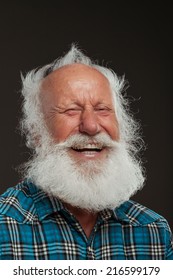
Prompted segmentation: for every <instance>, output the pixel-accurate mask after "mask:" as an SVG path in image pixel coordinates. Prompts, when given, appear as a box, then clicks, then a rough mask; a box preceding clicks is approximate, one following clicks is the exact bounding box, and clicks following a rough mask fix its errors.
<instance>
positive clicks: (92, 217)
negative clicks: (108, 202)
mask: <svg viewBox="0 0 173 280" xmlns="http://www.w3.org/2000/svg"><path fill="white" fill-rule="evenodd" d="M65 206H66V208H67V209H68V210H69V211H70V212H71V213H72V214H73V215H74V216H75V218H76V219H77V220H78V222H79V223H80V225H81V227H82V229H83V230H84V232H85V234H86V236H87V237H89V236H90V234H91V232H92V230H93V228H94V226H95V223H96V220H97V217H98V213H93V212H89V211H87V210H84V209H80V208H77V207H74V206H71V205H68V204H65Z"/></svg>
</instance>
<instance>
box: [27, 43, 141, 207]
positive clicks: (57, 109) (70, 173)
mask: <svg viewBox="0 0 173 280" xmlns="http://www.w3.org/2000/svg"><path fill="white" fill-rule="evenodd" d="M123 86H124V80H123V79H120V78H118V77H117V75H116V74H115V73H113V71H111V70H109V69H107V68H105V67H102V66H99V65H97V64H94V63H92V61H91V60H90V59H89V58H88V57H86V56H85V55H84V54H83V53H82V52H81V51H80V50H79V49H78V48H77V47H76V46H74V45H73V46H72V48H71V49H70V51H69V52H68V53H67V54H66V55H65V56H64V57H62V58H60V59H59V60H56V61H55V62H53V63H52V64H51V65H46V66H44V67H42V68H41V69H39V70H33V71H31V72H30V73H28V74H27V76H26V77H25V79H24V78H23V91H22V92H23V96H24V106H23V112H24V119H23V121H22V125H23V128H24V130H25V133H26V136H27V140H28V144H29V147H32V148H34V152H35V155H34V157H33V159H32V160H31V161H30V162H29V163H28V164H27V165H26V166H27V167H26V175H27V176H29V177H30V178H31V179H32V180H33V181H34V182H35V183H36V184H37V185H39V186H40V187H41V188H43V189H44V190H45V191H47V192H49V193H50V192H51V193H52V194H53V195H54V196H57V197H59V198H60V199H62V200H63V201H65V202H67V203H69V204H71V205H73V206H77V207H81V208H84V209H87V210H94V211H98V210H102V209H104V208H114V207H116V206H118V205H119V204H120V203H122V202H123V201H125V200H127V199H129V197H130V196H131V195H132V194H134V193H135V192H136V191H137V190H138V189H139V188H141V186H142V185H143V181H144V177H143V174H142V167H141V165H140V162H139V161H138V160H137V157H136V152H137V150H138V149H139V145H138V149H137V145H136V144H138V143H139V136H138V124H137V123H136V122H135V121H134V120H133V118H132V117H131V115H130V114H129V112H128V107H127V101H126V100H124V99H123V97H122V95H121V91H122V89H123Z"/></svg>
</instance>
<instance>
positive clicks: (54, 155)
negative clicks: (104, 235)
mask: <svg viewBox="0 0 173 280" xmlns="http://www.w3.org/2000/svg"><path fill="white" fill-rule="evenodd" d="M90 139H91V137H88V136H85V135H75V136H72V137H70V138H69V139H67V141H65V142H63V143H61V144H55V145H51V146H50V145H49V147H46V148H45V147H44V149H43V150H40V151H39V152H38V154H37V155H36V156H35V158H33V160H32V161H30V162H29V163H28V166H27V174H26V176H28V177H29V178H30V179H31V180H32V181H33V182H34V183H35V184H36V185H37V186H38V187H40V188H41V189H43V190H44V191H45V192H47V193H48V194H51V195H53V196H55V197H57V198H59V199H60V200H62V201H63V202H66V203H68V204H70V205H72V206H76V207H79V208H81V209H86V210H88V211H101V210H103V209H106V208H109V209H114V208H116V207H118V206H119V205H120V204H122V203H123V202H125V201H126V200H128V199H129V198H130V197H131V196H132V195H134V194H135V193H136V192H137V191H138V190H139V189H141V188H142V186H143V183H144V176H143V172H142V167H141V164H140V162H138V161H137V160H136V159H135V158H133V157H132V156H131V155H130V154H129V153H128V151H127V150H126V148H125V146H124V145H123V144H121V143H117V142H115V141H112V140H111V139H110V138H109V137H108V136H107V135H98V136H95V137H93V138H92V139H94V141H96V142H98V143H99V142H102V143H105V145H106V146H108V147H109V154H108V157H107V158H106V159H105V160H104V161H102V162H101V161H98V160H89V161H87V162H85V163H84V162H83V163H82V162H80V163H77V162H75V160H73V159H72V157H71V156H69V153H68V152H67V151H68V147H70V146H73V145H74V143H79V142H81V143H83V142H85V143H88V140H90ZM72 144H73V145H72Z"/></svg>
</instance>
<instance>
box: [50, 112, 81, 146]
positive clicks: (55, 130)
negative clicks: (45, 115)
mask: <svg viewBox="0 0 173 280" xmlns="http://www.w3.org/2000/svg"><path fill="white" fill-rule="evenodd" d="M77 129H78V122H77V120H74V119H72V118H61V117H60V118H58V117H57V118H56V119H53V120H51V123H50V124H49V131H50V133H51V135H52V137H53V138H54V139H55V140H56V142H58V143H59V142H63V141H64V140H66V139H67V138H68V136H70V135H72V134H73V133H75V132H76V131H77Z"/></svg>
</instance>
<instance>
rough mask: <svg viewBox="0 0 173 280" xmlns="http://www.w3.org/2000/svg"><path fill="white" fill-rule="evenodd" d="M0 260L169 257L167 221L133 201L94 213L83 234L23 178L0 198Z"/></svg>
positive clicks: (59, 207)
mask: <svg viewBox="0 0 173 280" xmlns="http://www.w3.org/2000/svg"><path fill="white" fill-rule="evenodd" d="M0 259H1V260H10V259H13V260H21V259H22V260H43V259H44V260H47V259H48V260H136V259H137V260H149V259H151V260H161V259H173V242H172V233H171V231H170V228H169V225H168V223H167V221H166V220H165V219H164V218H163V217H161V216H160V215H158V214H156V213H155V212H153V211H151V210H149V209H147V208H146V207H144V206H142V205H140V204H138V203H136V202H134V201H131V200H130V201H127V202H125V203H123V204H122V205H121V206H120V207H119V208H117V209H115V210H114V211H112V210H104V211H101V212H100V213H99V217H98V220H97V223H96V225H95V227H94V229H93V231H92V233H91V235H90V237H89V238H87V237H86V235H85V233H84V231H83V229H82V228H81V226H80V224H79V223H78V221H77V220H76V219H75V217H74V216H73V215H72V214H71V213H69V212H68V210H67V209H66V208H65V207H64V206H63V204H62V203H61V202H60V201H59V200H58V199H56V198H54V197H52V196H49V195H47V194H46V193H45V192H43V191H42V190H40V189H39V188H37V187H36V186H35V185H34V184H32V183H31V182H30V181H29V180H25V181H23V182H21V183H19V184H18V185H17V186H16V187H13V188H9V189H8V190H7V191H6V192H5V193H4V194H3V195H1V196H0Z"/></svg>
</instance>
